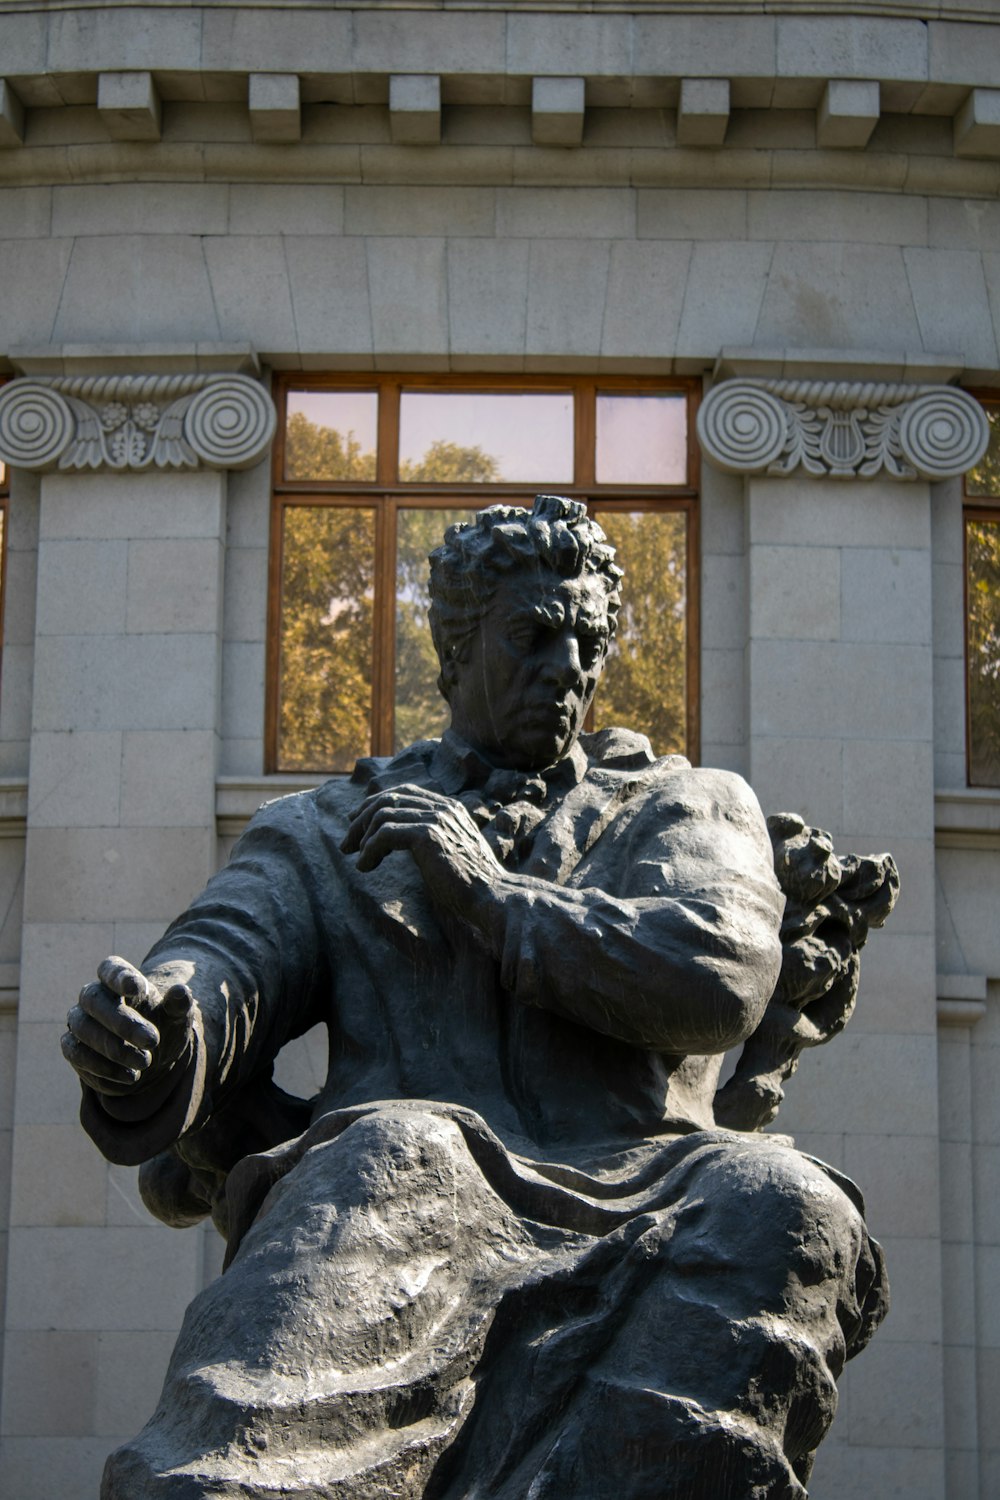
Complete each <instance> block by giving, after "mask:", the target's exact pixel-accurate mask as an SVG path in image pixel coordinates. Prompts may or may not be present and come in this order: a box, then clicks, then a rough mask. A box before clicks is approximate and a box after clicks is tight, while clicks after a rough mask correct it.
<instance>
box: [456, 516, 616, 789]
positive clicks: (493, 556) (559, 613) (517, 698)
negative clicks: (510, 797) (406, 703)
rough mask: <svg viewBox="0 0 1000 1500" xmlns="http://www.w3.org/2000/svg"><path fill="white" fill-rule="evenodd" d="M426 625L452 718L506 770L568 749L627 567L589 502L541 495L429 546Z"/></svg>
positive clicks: (600, 661)
mask: <svg viewBox="0 0 1000 1500" xmlns="http://www.w3.org/2000/svg"><path fill="white" fill-rule="evenodd" d="M430 564H431V578H430V595H431V607H430V624H431V633H432V635H433V638H434V646H435V649H436V650H437V654H438V660H439V661H440V663H441V675H440V677H439V678H438V685H439V686H440V688H441V691H442V693H443V694H444V696H445V698H446V699H447V700H448V703H449V705H450V707H451V711H452V725H453V727H454V729H455V730H456V731H457V732H458V733H459V734H461V735H462V736H463V737H464V738H465V739H466V740H468V741H469V743H470V744H473V745H475V747H476V748H477V749H479V750H481V751H482V752H483V753H484V754H486V755H487V756H488V757H489V758H490V759H492V760H493V761H494V762H495V763H497V764H499V765H511V766H517V767H519V768H521V769H538V768H541V767H543V766H546V765H550V764H552V763H553V762H554V761H556V760H559V759H560V758H561V757H562V756H564V755H565V754H566V753H567V751H568V750H569V749H570V748H571V747H572V745H573V743H574V741H575V740H576V737H577V735H578V734H579V732H580V730H581V728H582V727H583V721H584V718H585V716H586V713H587V710H588V708H589V707H590V704H591V701H592V699H593V696H594V691H595V689H596V687H597V683H598V679H599V678H600V675H601V669H602V668H603V666H604V659H605V656H606V655H607V649H608V644H609V642H610V641H611V638H612V636H613V635H614V632H615V626H616V624H617V619H618V610H619V606H620V604H621V594H620V583H621V578H622V570H621V569H620V568H619V567H618V566H617V565H616V563H615V561H614V548H613V547H612V546H611V545H610V543H609V542H608V539H607V537H606V536H605V535H604V532H603V531H602V530H601V528H600V527H599V526H598V525H597V523H596V522H595V521H592V520H591V519H590V517H589V516H588V515H587V510H586V506H584V505H582V504H581V503H580V502H579V501H576V500H567V499H565V498H563V497H562V496H561V495H538V496H536V498H535V503H534V505H533V506H532V508H531V510H530V511H529V510H525V509H523V508H522V507H520V506H510V505H491V506H490V507H489V508H488V509H486V510H482V511H480V512H479V513H478V515H477V516H476V518H475V520H474V521H470V522H463V523H462V524H460V525H458V526H451V527H449V529H448V531H447V533H446V534H445V540H444V543H443V545H442V546H440V547H438V548H437V549H436V551H434V552H432V553H431V559H430Z"/></svg>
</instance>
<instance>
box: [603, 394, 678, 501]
mask: <svg viewBox="0 0 1000 1500" xmlns="http://www.w3.org/2000/svg"><path fill="white" fill-rule="evenodd" d="M596 472H597V482H598V484H684V483H685V482H686V480H687V401H686V399H685V397H684V396H683V395H682V394H681V393H677V394H676V395H674V394H670V395H650V396H645V395H643V396H639V395H622V396H619V395H614V396H612V395H601V394H600V393H598V396H597V471H596Z"/></svg>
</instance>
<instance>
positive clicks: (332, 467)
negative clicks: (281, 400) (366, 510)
mask: <svg viewBox="0 0 1000 1500" xmlns="http://www.w3.org/2000/svg"><path fill="white" fill-rule="evenodd" d="M285 477H286V478H287V479H292V480H295V479H348V480H372V479H374V478H375V452H374V450H372V451H371V452H370V453H364V452H362V448H361V444H360V443H359V441H358V440H357V438H356V437H355V436H354V433H353V432H347V433H340V432H338V431H337V429H336V427H322V426H320V425H319V424H318V423H316V422H310V420H309V418H308V417H307V416H306V414H305V412H302V411H296V412H292V414H291V416H290V417H289V418H288V421H287V423H286V424H285Z"/></svg>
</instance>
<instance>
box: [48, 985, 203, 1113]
mask: <svg viewBox="0 0 1000 1500" xmlns="http://www.w3.org/2000/svg"><path fill="white" fill-rule="evenodd" d="M97 977H98V981H99V982H98V983H96V984H87V985H84V987H83V989H82V990H81V991H80V998H79V1000H78V1001H77V1003H76V1005H74V1006H73V1008H72V1010H70V1012H69V1014H68V1016H67V1017H66V1024H67V1026H68V1027H69V1030H68V1031H66V1032H65V1033H64V1035H63V1038H62V1052H63V1056H64V1057H65V1059H66V1061H67V1062H68V1063H70V1064H71V1066H72V1067H73V1068H75V1069H76V1071H77V1073H79V1075H80V1078H81V1079H82V1081H83V1082H84V1083H85V1084H87V1086H88V1087H89V1088H92V1089H95V1090H96V1091H97V1092H98V1093H99V1094H110V1095H116V1096H120V1095H125V1094H132V1093H137V1092H139V1091H140V1090H142V1089H146V1088H149V1087H150V1086H152V1085H153V1084H156V1083H159V1082H160V1080H162V1079H163V1078H164V1077H165V1075H166V1074H167V1073H168V1072H169V1071H170V1069H171V1068H172V1067H173V1066H174V1064H175V1063H177V1062H178V1061H179V1060H180V1058H181V1057H183V1056H184V1055H185V1054H186V1053H187V1051H188V1049H189V1047H190V1044H191V1035H192V1023H191V1015H192V1010H193V1007H194V997H193V996H192V994H191V991H190V990H189V989H188V987H187V985H186V984H172V985H171V986H170V988H169V989H167V990H165V991H162V992H161V991H160V990H159V989H157V987H156V985H154V984H152V983H151V982H150V981H149V980H148V979H147V978H146V976H145V975H144V974H141V973H140V972H139V970H138V969H136V968H135V967H134V966H133V965H132V964H130V963H127V962H126V960H125V959H124V958H116V957H112V958H106V959H105V960H104V961H103V963H102V964H100V966H99V967H98V970H97Z"/></svg>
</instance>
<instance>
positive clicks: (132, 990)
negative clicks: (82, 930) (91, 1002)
mask: <svg viewBox="0 0 1000 1500" xmlns="http://www.w3.org/2000/svg"><path fill="white" fill-rule="evenodd" d="M97 977H98V979H99V980H100V981H101V983H102V984H103V985H104V986H105V988H106V989H109V990H110V991H111V993H112V994H113V995H120V996H121V997H122V999H123V1000H138V1001H139V1002H140V1004H142V1002H143V1001H146V1002H148V1001H151V1000H154V999H155V998H156V995H155V991H154V989H153V986H152V985H151V984H150V982H149V980H148V979H147V978H146V976H145V974H143V973H141V971H140V970H139V969H137V968H136V967H135V964H130V963H129V961H128V959H126V958H119V957H118V955H117V953H113V954H112V955H111V957H110V958H105V959H102V961H101V962H100V963H99V964H98V966H97Z"/></svg>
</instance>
